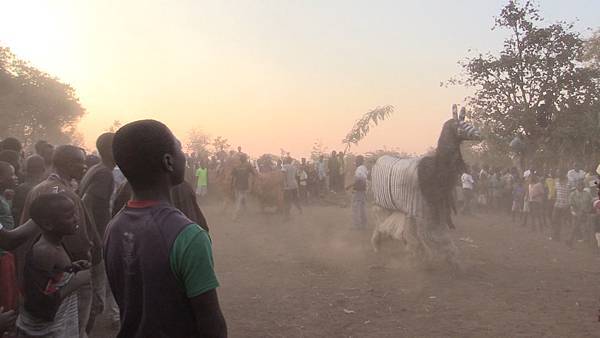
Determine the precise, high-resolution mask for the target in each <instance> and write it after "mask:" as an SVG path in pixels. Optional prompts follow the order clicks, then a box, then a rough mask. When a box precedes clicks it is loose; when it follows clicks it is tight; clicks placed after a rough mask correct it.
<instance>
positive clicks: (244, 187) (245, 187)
mask: <svg viewBox="0 0 600 338" xmlns="http://www.w3.org/2000/svg"><path fill="white" fill-rule="evenodd" d="M239 157H240V164H239V165H238V166H237V167H235V168H234V169H233V171H232V173H231V187H232V189H233V191H234V195H235V210H234V212H233V220H234V221H237V220H238V218H239V217H240V213H241V212H242V211H245V210H246V200H247V198H248V192H249V191H250V176H254V175H255V172H254V167H252V165H251V164H250V163H249V162H248V157H247V156H246V154H244V153H241V154H240V155H239Z"/></svg>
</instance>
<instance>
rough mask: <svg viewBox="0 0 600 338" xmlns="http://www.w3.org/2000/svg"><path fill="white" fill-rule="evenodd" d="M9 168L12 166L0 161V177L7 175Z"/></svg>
mask: <svg viewBox="0 0 600 338" xmlns="http://www.w3.org/2000/svg"><path fill="white" fill-rule="evenodd" d="M11 168H13V166H12V164H10V163H8V162H5V161H0V177H2V176H4V175H6V174H8V173H9V172H10V170H11Z"/></svg>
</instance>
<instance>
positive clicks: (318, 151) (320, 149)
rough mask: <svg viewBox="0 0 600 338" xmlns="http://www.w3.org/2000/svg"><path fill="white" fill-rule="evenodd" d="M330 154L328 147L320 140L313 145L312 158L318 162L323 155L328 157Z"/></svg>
mask: <svg viewBox="0 0 600 338" xmlns="http://www.w3.org/2000/svg"><path fill="white" fill-rule="evenodd" d="M327 153H328V149H327V147H326V146H325V145H324V144H323V141H322V140H320V139H318V140H316V141H315V143H313V146H312V150H311V152H310V158H311V159H312V160H313V161H314V162H317V161H318V160H319V157H320V156H321V155H324V156H326V155H327Z"/></svg>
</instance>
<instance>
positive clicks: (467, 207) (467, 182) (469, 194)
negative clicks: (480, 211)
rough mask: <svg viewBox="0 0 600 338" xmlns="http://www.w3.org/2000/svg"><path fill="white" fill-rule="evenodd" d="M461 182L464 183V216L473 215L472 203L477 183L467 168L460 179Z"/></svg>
mask: <svg viewBox="0 0 600 338" xmlns="http://www.w3.org/2000/svg"><path fill="white" fill-rule="evenodd" d="M460 181H461V182H462V189H463V199H464V205H463V209H462V212H463V214H471V213H472V210H471V203H472V201H473V195H474V194H473V189H474V188H475V182H474V181H473V176H471V174H470V172H469V168H466V170H465V172H464V173H463V174H462V176H461V178H460Z"/></svg>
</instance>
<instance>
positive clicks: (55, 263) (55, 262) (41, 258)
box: [30, 238, 70, 273]
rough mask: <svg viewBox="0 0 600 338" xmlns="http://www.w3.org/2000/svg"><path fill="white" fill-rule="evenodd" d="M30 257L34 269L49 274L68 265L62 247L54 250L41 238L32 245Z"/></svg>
mask: <svg viewBox="0 0 600 338" xmlns="http://www.w3.org/2000/svg"><path fill="white" fill-rule="evenodd" d="M30 257H31V260H32V262H31V263H32V264H33V265H34V266H35V267H36V268H38V269H40V270H43V271H47V272H50V273H53V272H54V271H55V270H56V269H57V268H59V269H60V268H64V267H66V266H68V265H69V264H70V259H69V258H68V255H67V254H66V252H64V249H63V248H62V247H61V248H56V247H55V246H53V245H51V244H50V243H48V242H46V241H44V240H43V238H42V239H40V240H39V241H38V242H37V243H35V244H34V245H33V247H32V248H31V256H30Z"/></svg>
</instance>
